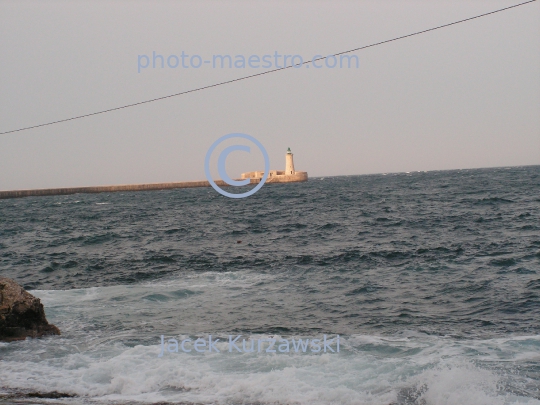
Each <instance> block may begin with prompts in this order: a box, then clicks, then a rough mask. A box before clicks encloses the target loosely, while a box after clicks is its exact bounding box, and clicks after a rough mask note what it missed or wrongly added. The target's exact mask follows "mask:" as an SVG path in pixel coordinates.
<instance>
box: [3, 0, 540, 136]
mask: <svg viewBox="0 0 540 405" xmlns="http://www.w3.org/2000/svg"><path fill="white" fill-rule="evenodd" d="M535 1H537V0H528V1H525V2H523V3H519V4H514V5H513V6H508V7H504V8H500V9H498V10H494V11H490V12H487V13H484V14H479V15H476V16H474V17H469V18H465V19H463V20H459V21H454V22H451V23H448V24H443V25H439V26H437V27H433V28H428V29H425V30H422V31H417V32H414V33H411V34H407V35H402V36H399V37H395V38H392V39H387V40H385V41H380V42H375V43H373V44H370V45H365V46H361V47H358V48H354V49H349V50H347V51H343V52H338V53H335V54H332V55H328V56H324V57H320V58H316V59H312V60H308V61H305V62H302V63H300V64H299V65H305V64H309V63H313V62H316V61H320V60H325V59H327V58H330V57H335V56H340V55H344V54H347V53H351V52H356V51H360V50H363V49H367V48H372V47H374V46H378V45H383V44H386V43H389V42H393V41H398V40H400V39H404V38H409V37H412V36H415V35H420V34H425V33H427V32H430V31H435V30H438V29H441V28H446V27H450V26H452V25H456V24H460V23H463V22H466V21H471V20H474V19H477V18H481V17H485V16H488V15H491V14H495V13H500V12H502V11H506V10H510V9H512V8H515V7H519V6H523V5H525V4H529V3H533V2H535ZM299 65H292V64H291V65H289V66H284V67H279V68H276V69H272V70H268V71H265V72H261V73H256V74H252V75H248V76H243V77H239V78H236V79H231V80H226V81H223V82H219V83H214V84H210V85H208V86H203V87H198V88H195V89H191V90H186V91H182V92H179V93H174V94H169V95H167V96H163V97H157V98H153V99H150V100H144V101H139V102H136V103H132V104H126V105H122V106H119V107H114V108H109V109H106V110H101V111H96V112H93V113H89V114H83V115H78V116H75V117H71V118H64V119H61V120H57V121H51V122H47V123H43V124H38V125H32V126H29V127H23V128H19V129H13V130H10V131H4V132H0V135H5V134H11V133H14V132H20V131H26V130H29V129H34V128H39V127H44V126H48V125H54V124H59V123H61V122H67V121H73V120H78V119H81V118H86V117H91V116H93V115H99V114H104V113H108V112H111V111H116V110H122V109H124V108H129V107H135V106H138V105H142V104H147V103H152V102H154V101H159V100H165V99H167V98H172V97H178V96H182V95H184V94H189V93H194V92H196V91H202V90H207V89H211V88H213V87H219V86H224V85H226V84H230V83H234V82H239V81H241V80H246V79H251V78H253V77H257V76H263V75H267V74H270V73H275V72H278V71H280V70H285V69H290V68H293V67H298V66H299Z"/></svg>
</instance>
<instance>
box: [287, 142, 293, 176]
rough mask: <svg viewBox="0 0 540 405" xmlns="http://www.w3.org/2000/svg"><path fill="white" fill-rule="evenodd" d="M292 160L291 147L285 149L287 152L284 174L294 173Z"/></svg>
mask: <svg viewBox="0 0 540 405" xmlns="http://www.w3.org/2000/svg"><path fill="white" fill-rule="evenodd" d="M294 173H295V171H294V161H293V153H292V152H291V148H288V149H287V153H286V154H285V175H289V174H294Z"/></svg>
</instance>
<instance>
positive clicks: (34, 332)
mask: <svg viewBox="0 0 540 405" xmlns="http://www.w3.org/2000/svg"><path fill="white" fill-rule="evenodd" d="M59 334H60V330H59V329H58V328H57V327H56V326H54V325H51V324H50V323H49V322H47V318H45V310H44V309H43V304H42V303H41V301H40V300H39V298H36V297H34V296H33V295H32V294H30V293H29V292H27V291H25V289H24V288H22V287H21V286H20V285H19V284H17V283H16V282H15V281H13V280H11V279H9V278H5V277H0V341H7V342H9V341H13V340H23V339H26V338H27V337H33V338H36V337H41V336H46V335H59Z"/></svg>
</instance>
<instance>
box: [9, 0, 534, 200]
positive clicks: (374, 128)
mask: <svg viewBox="0 0 540 405" xmlns="http://www.w3.org/2000/svg"><path fill="white" fill-rule="evenodd" d="M517 3H518V2H516V1H508V0H506V1H502V0H501V1H498V0H489V1H487V0H486V1H483V0H475V1H464V0H462V1H454V0H452V1H450V0H447V1H437V0H435V1H434V0H429V1H428V0H424V1H402V0H399V1H397V0H396V1H391V0H385V1H378V0H377V1H348V2H345V1H342V2H340V1H335V0H332V1H311V0H310V1H293V2H291V1H266V2H262V1H256V2H255V1H235V2H233V1H229V2H218V1H207V2H205V1H197V2H195V1H193V2H180V1H174V2H173V1H170V2H168V1H146V2H145V1H129V2H127V1H126V2H122V1H115V2H106V1H92V2H85V1H32V2H26V1H20V0H18V1H0V132H3V131H9V130H12V129H17V128H20V127H25V126H30V125H36V124H40V123H44V122H49V121H54V120H58V119H63V118H69V117H71V116H76V115H81V114H86V113H91V112H95V111H99V110H103V109H107V108H113V107H117V106H120V105H124V104H129V103H133V102H138V101H143V100H146V99H150V98H155V97H160V96H165V95H168V94H172V93H176V92H181V91H185V90H190V89H193V88H196V87H201V86H205V85H209V84H214V83H217V82H220V81H223V80H230V79H233V78H237V77H241V76H245V75H249V74H254V73H260V72H262V71H264V70H265V69H263V68H250V67H249V66H248V67H246V68H224V69H220V68H212V66H211V65H210V64H208V65H205V64H204V63H203V66H201V67H200V68H198V69H196V68H192V67H189V68H180V67H179V68H170V67H168V66H167V65H166V64H165V68H161V67H160V62H159V59H157V67H156V68H155V69H154V68H151V65H150V67H149V68H147V69H140V70H141V71H140V72H139V71H138V70H139V69H138V65H137V62H138V59H139V55H149V56H152V52H154V51H155V52H156V53H157V54H160V55H163V56H164V57H165V59H166V58H167V57H168V56H169V55H181V53H182V51H183V52H184V53H185V54H187V55H190V56H192V55H194V54H197V55H200V56H201V59H202V60H212V55H214V54H229V55H232V56H234V55H244V56H245V57H246V59H247V58H248V57H249V56H250V55H259V56H262V55H265V54H271V55H274V53H275V52H277V53H278V54H280V55H284V54H289V55H294V54H298V55H301V56H303V57H304V60H307V59H311V57H312V56H313V55H316V54H321V55H324V56H326V55H328V54H333V53H337V52H341V51H344V50H348V49H351V48H356V47H360V46H363V45H368V44H370V43H374V42H378V41H383V40H386V39H391V38H393V37H396V36H400V35H405V34H409V33H412V32H415V31H419V30H422V29H427V28H431V27H434V26H437V25H441V24H445V23H449V22H452V21H455V20H459V19H463V18H467V17H471V16H474V15H477V14H481V13H485V12H488V11H491V10H495V9H497V8H502V7H505V6H509V5H512V4H517ZM354 54H355V55H357V56H358V60H359V65H358V68H356V66H355V64H354V63H353V67H351V68H346V67H343V68H341V69H340V68H338V67H336V68H333V69H331V68H327V67H325V66H324V62H323V63H322V66H323V67H322V68H320V69H314V68H313V67H312V66H310V68H306V67H302V68H299V69H288V70H284V71H280V72H276V73H272V74H268V75H264V76H261V77H256V78H253V79H249V80H245V81H242V82H237V83H232V84H227V85H225V86H222V87H219V88H212V89H208V90H204V91H200V92H197V93H191V94H187V95H184V96H180V97H175V98H170V99H166V100H162V101H158V102H155V103H150V104H145V105H141V106H136V107H132V108H128V109H124V110H120V111H114V112H110V113H107V114H103V115H98V116H94V117H89V118H83V119H80V120H76V121H70V122H66V123H61V124H57V125H52V126H48V127H43V128H38V129H32V130H28V131H23V132H16V133H11V134H6V135H0V190H9V189H25V188H45V187H62V186H87V185H106V184H126V183H147V182H166V181H182V180H200V179H204V178H205V175H204V157H205V154H206V152H207V150H208V148H209V147H210V145H211V144H212V143H213V142H214V141H215V140H216V139H218V138H219V137H221V136H222V135H225V134H227V133H231V132H241V133H246V134H249V135H252V136H254V137H255V138H257V139H258V140H259V141H260V142H261V143H262V144H264V145H265V147H266V149H267V150H268V153H269V155H270V160H271V168H272V169H278V170H283V169H284V165H285V158H284V154H285V151H286V149H287V147H291V149H292V150H293V152H294V153H295V165H296V169H297V170H305V171H308V173H309V175H310V176H330V175H351V174H366V173H386V172H402V171H416V170H440V169H460V168H477V167H495V166H518V165H535V164H540V2H536V3H532V4H528V5H524V6H521V7H517V8H514V9H511V10H508V11H505V12H502V13H498V14H495V15H491V16H487V17H483V18H481V19H477V20H473V21H469V22H466V23H463V24H459V25H455V26H452V27H448V28H444V29H441V30H438V31H435V32H430V33H427V34H423V35H419V36H415V37H412V38H407V39H403V40H400V41H396V42H392V43H389V44H384V45H381V46H377V47H374V48H370V49H367V50H363V51H359V52H355V53H354ZM142 60H143V61H144V58H143V59H142ZM185 61H186V62H187V63H188V66H189V59H186V60H185ZM194 61H195V62H197V60H196V59H195V60H194ZM171 63H172V64H174V58H173V59H171ZM227 168H228V172H229V175H230V176H231V177H238V175H239V174H240V172H242V171H248V170H256V169H259V170H261V169H262V168H263V160H262V158H261V156H260V154H257V153H253V154H252V155H251V156H250V155H248V154H246V153H244V152H234V153H233V154H231V155H230V157H229V160H228V161H227ZM215 172H216V173H217V171H215Z"/></svg>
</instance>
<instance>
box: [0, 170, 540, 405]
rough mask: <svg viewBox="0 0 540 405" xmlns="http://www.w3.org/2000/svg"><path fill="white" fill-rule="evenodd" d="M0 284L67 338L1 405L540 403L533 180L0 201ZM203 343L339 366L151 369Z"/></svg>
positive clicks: (538, 219) (538, 203)
mask: <svg viewBox="0 0 540 405" xmlns="http://www.w3.org/2000/svg"><path fill="white" fill-rule="evenodd" d="M238 241H241V243H238ZM0 274H1V275H2V276H6V277H11V278H14V279H15V280H16V281H17V282H19V283H20V284H22V285H23V286H25V288H27V289H28V290H30V291H31V293H33V294H34V295H36V296H38V297H39V298H41V299H42V302H43V303H44V305H45V308H46V313H47V317H48V319H49V321H50V322H52V323H54V324H56V325H57V326H58V327H59V328H60V329H61V330H62V332H63V334H62V336H59V337H49V338H44V339H36V340H32V339H28V340H26V341H21V342H12V343H0V402H4V403H42V402H47V403H65V404H75V403H77V404H78V403H88V404H94V403H96V404H103V403H104V404H127V403H129V404H131V403H142V402H164V403H187V404H246V405H247V404H259V405H262V404H380V405H388V404H400V405H402V404H411V405H412V404H416V405H446V404H448V405H454V404H456V405H457V404H459V405H463V404H474V405H482V404H486V405H497V404H540V166H530V167H517V168H498V169H479V170H456V171H437V172H414V173H399V174H386V175H383V174H381V175H369V176H347V177H328V178H312V179H310V181H309V182H307V183H299V184H278V185H267V186H265V187H263V188H262V189H261V190H260V191H259V192H258V193H257V194H255V195H254V196H252V197H249V198H245V199H240V200H233V199H228V198H225V197H222V196H221V195H219V194H217V193H216V192H215V191H214V190H213V189H210V188H208V189H181V190H169V191H161V192H139V193H112V194H97V195H73V196H57V197H40V198H25V199H17V200H1V201H0ZM208 334H212V335H213V336H214V337H216V338H222V340H226V339H227V336H228V335H229V334H232V335H234V336H236V335H238V334H241V335H243V337H246V338H247V337H251V338H253V339H257V338H276V337H277V338H279V337H281V338H285V339H290V338H295V339H297V338H300V337H301V338H309V339H312V338H320V337H321V336H322V335H323V334H327V335H331V336H334V335H337V334H339V335H340V339H341V340H340V342H341V350H340V352H339V353H311V352H306V353H294V352H291V353H276V354H273V353H265V352H264V353H228V352H227V347H226V344H222V345H221V346H219V347H220V348H221V349H222V352H221V353H215V352H214V353H208V352H206V353H194V352H191V353H183V352H181V351H180V352H179V353H165V354H164V356H163V357H158V354H159V353H160V336H161V335H164V336H165V337H166V338H176V339H178V340H181V339H184V338H192V339H196V338H198V337H207V336H208ZM54 392H57V393H63V394H69V395H73V397H67V398H56V399H43V398H40V399H36V395H44V396H54V395H52V394H51V393H54Z"/></svg>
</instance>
